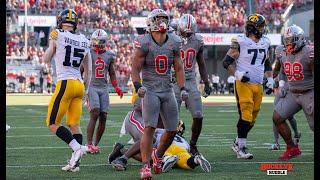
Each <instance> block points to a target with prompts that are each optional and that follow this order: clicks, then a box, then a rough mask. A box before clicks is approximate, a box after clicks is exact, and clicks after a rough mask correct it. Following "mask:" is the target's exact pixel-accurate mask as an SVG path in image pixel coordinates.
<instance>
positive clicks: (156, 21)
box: [146, 9, 170, 33]
mask: <svg viewBox="0 0 320 180" xmlns="http://www.w3.org/2000/svg"><path fill="white" fill-rule="evenodd" d="M169 21H170V17H169V15H168V14H167V13H166V12H165V11H164V10H162V9H154V10H152V11H151V12H150V13H149V15H148V17H147V22H146V23H147V26H148V29H147V30H148V31H149V32H152V31H157V32H161V33H165V32H167V30H168V29H169Z"/></svg>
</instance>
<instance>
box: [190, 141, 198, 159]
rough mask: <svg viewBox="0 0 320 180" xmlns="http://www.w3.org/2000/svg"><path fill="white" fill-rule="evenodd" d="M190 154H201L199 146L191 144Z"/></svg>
mask: <svg viewBox="0 0 320 180" xmlns="http://www.w3.org/2000/svg"><path fill="white" fill-rule="evenodd" d="M190 153H191V154H192V155H194V156H195V155H198V154H200V153H199V151H198V148H197V145H191V144H190Z"/></svg>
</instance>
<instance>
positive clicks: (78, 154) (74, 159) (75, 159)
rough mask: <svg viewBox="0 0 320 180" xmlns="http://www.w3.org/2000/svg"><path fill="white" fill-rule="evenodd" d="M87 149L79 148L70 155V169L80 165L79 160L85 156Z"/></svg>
mask: <svg viewBox="0 0 320 180" xmlns="http://www.w3.org/2000/svg"><path fill="white" fill-rule="evenodd" d="M87 150H88V147H87V146H80V148H79V149H78V150H76V151H74V152H73V153H72V156H71V159H70V161H69V165H70V166H71V169H74V168H75V167H77V166H79V165H80V160H81V158H82V157H83V156H84V155H86V154H87Z"/></svg>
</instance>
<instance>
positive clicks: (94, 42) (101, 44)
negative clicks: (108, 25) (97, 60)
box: [91, 29, 108, 50]
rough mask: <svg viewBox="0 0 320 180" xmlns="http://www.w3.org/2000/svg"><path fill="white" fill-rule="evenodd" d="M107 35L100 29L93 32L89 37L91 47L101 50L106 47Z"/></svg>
mask: <svg viewBox="0 0 320 180" xmlns="http://www.w3.org/2000/svg"><path fill="white" fill-rule="evenodd" d="M107 41H108V34H107V33H106V31H104V30H102V29H97V30H95V31H94V32H93V33H92V35H91V47H92V48H95V49H96V50H103V49H104V48H105V47H106V46H107Z"/></svg>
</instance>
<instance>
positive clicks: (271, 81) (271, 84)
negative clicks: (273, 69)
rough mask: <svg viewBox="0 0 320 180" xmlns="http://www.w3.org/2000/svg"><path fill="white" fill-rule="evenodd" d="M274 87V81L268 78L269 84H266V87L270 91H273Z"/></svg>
mask: <svg viewBox="0 0 320 180" xmlns="http://www.w3.org/2000/svg"><path fill="white" fill-rule="evenodd" d="M273 86H274V80H273V78H272V77H268V78H267V83H266V87H267V88H269V89H273Z"/></svg>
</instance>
